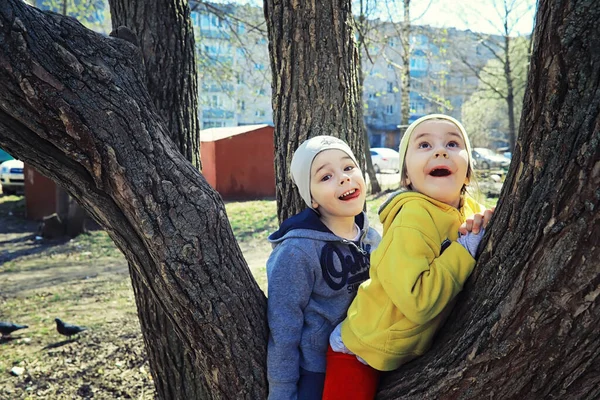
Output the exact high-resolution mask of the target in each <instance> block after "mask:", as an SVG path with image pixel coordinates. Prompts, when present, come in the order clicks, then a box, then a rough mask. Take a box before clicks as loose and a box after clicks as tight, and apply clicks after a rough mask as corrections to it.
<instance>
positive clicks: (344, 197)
mask: <svg viewBox="0 0 600 400" xmlns="http://www.w3.org/2000/svg"><path fill="white" fill-rule="evenodd" d="M359 194H360V190H358V189H350V190H348V191H347V192H345V193H344V194H342V195H341V196H340V197H339V199H340V200H350V199H354V198H356V197H358V195H359Z"/></svg>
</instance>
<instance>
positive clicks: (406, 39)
mask: <svg viewBox="0 0 600 400" xmlns="http://www.w3.org/2000/svg"><path fill="white" fill-rule="evenodd" d="M401 41H402V75H401V79H400V80H401V82H402V100H401V102H402V116H401V117H400V121H401V122H400V123H401V124H402V125H408V120H409V118H410V0H404V22H403V24H402V36H401ZM402 134H404V132H403V133H402ZM399 168H402V165H400V166H399ZM400 172H402V171H400Z"/></svg>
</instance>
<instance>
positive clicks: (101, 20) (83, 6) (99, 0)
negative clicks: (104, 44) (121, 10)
mask: <svg viewBox="0 0 600 400" xmlns="http://www.w3.org/2000/svg"><path fill="white" fill-rule="evenodd" d="M27 3H29V4H31V5H33V6H36V7H38V8H40V9H42V10H50V11H54V12H57V13H60V14H63V15H68V16H69V17H73V18H76V19H77V20H78V21H79V22H81V23H82V24H83V25H84V26H85V27H86V28H88V29H92V30H94V31H96V32H102V33H105V34H108V33H109V32H110V30H111V25H110V12H109V7H108V0H28V1H27Z"/></svg>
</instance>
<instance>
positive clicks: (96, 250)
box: [0, 196, 270, 400]
mask: <svg viewBox="0 0 600 400" xmlns="http://www.w3.org/2000/svg"><path fill="white" fill-rule="evenodd" d="M37 231H38V224H37V223H35V222H30V221H27V220H26V219H25V218H24V205H23V198H22V197H20V196H11V197H9V198H8V199H7V197H6V196H4V197H0V321H10V322H14V323H18V324H26V325H28V326H29V328H27V329H23V330H19V331H17V332H14V333H13V334H12V336H11V337H10V338H3V339H0V354H2V356H1V357H0V400H5V399H6V400H9V399H10V400H12V399H53V400H54V399H80V398H85V399H91V398H94V399H127V398H135V399H152V398H154V386H153V382H152V376H151V374H150V370H149V366H148V360H147V358H146V356H145V351H144V345H143V338H142V334H141V332H140V327H139V323H138V319H137V311H136V306H135V298H134V296H133V291H132V289H131V284H130V281H129V273H128V269H127V263H126V261H125V259H124V258H123V256H122V255H121V254H120V252H118V250H116V248H115V247H114V245H113V244H112V243H111V242H110V240H109V239H108V238H107V236H106V235H105V234H104V233H103V232H101V231H99V232H92V234H91V235H82V236H81V237H78V238H76V239H73V240H62V241H60V240H59V241H47V240H44V239H42V238H40V237H39V236H37ZM240 247H241V248H242V251H243V252H244V256H245V258H246V260H247V261H248V263H249V265H250V267H251V268H252V269H253V271H254V273H255V276H256V277H257V280H258V282H259V284H260V285H261V286H263V287H264V286H265V284H266V283H265V282H266V280H265V278H264V275H265V273H264V265H265V262H266V258H267V257H268V254H269V252H270V246H269V245H268V243H266V241H264V240H254V241H247V242H243V243H241V244H240ZM56 317H60V318H61V319H63V320H65V321H66V322H69V323H74V324H77V325H80V326H85V327H87V328H88V329H87V330H86V331H84V332H82V333H81V334H80V335H78V336H75V337H73V338H71V339H69V338H66V337H64V336H61V335H60V334H59V333H58V332H57V331H56V325H55V322H54V318H56Z"/></svg>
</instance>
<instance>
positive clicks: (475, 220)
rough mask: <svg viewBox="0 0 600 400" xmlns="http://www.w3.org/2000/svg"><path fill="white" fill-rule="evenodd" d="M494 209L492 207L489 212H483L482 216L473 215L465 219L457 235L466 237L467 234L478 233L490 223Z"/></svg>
mask: <svg viewBox="0 0 600 400" xmlns="http://www.w3.org/2000/svg"><path fill="white" fill-rule="evenodd" d="M495 210H496V207H492V208H491V209H489V210H485V211H484V212H483V215H482V214H475V215H473V216H472V217H469V218H467V220H466V221H465V222H464V223H463V224H462V225H461V226H460V228H458V233H460V234H461V235H466V234H467V233H469V232H473V233H475V234H477V233H479V231H480V230H481V229H482V228H487V225H488V223H489V222H490V218H492V214H494V211H495Z"/></svg>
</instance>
